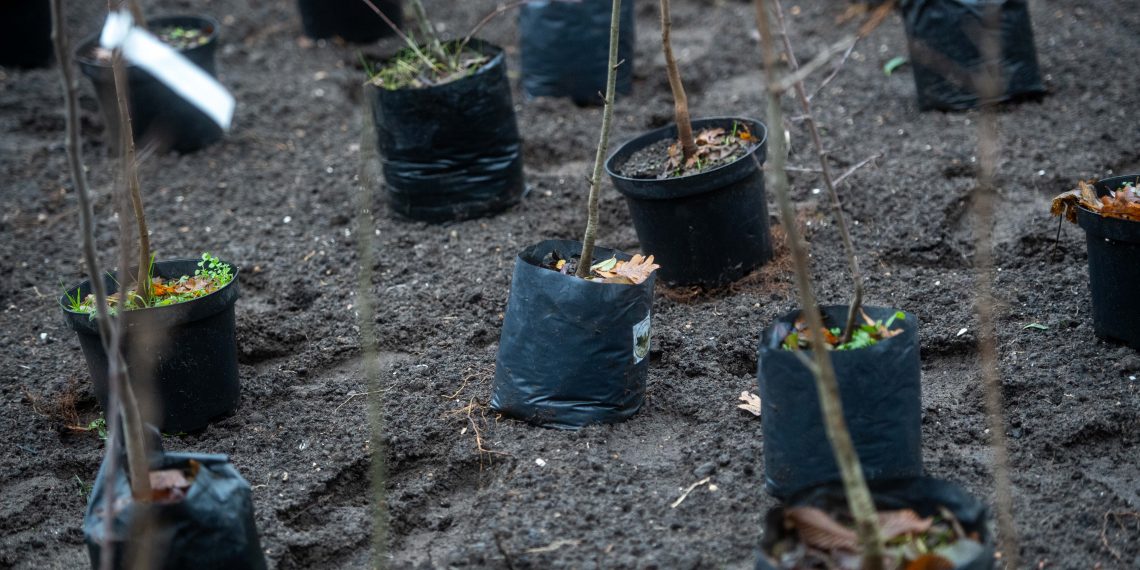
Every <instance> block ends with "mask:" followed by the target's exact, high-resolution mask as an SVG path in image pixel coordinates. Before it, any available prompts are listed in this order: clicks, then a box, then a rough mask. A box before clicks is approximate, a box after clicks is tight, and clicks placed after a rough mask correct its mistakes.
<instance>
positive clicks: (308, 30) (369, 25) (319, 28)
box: [297, 0, 404, 43]
mask: <svg viewBox="0 0 1140 570" xmlns="http://www.w3.org/2000/svg"><path fill="white" fill-rule="evenodd" d="M372 3H373V4H375V5H376V7H377V8H379V9H380V11H381V12H383V13H384V15H385V16H388V19H390V20H392V23H393V24H396V25H397V26H400V25H402V24H403V22H404V6H403V4H402V3H401V1H400V0H372ZM297 9H298V11H300V12H301V28H302V30H304V32H305V35H306V36H309V37H310V38H313V39H315V40H322V39H325V38H331V37H339V38H341V39H343V40H345V41H348V42H353V43H369V42H374V41H376V40H378V39H380V38H383V37H387V36H390V35H392V34H394V33H395V32H393V31H392V28H391V27H389V26H388V24H387V23H385V22H384V20H383V19H381V18H380V16H377V15H376V12H373V11H372V8H370V7H369V6H368V4H365V3H364V0H297Z"/></svg>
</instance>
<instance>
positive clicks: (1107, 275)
mask: <svg viewBox="0 0 1140 570" xmlns="http://www.w3.org/2000/svg"><path fill="white" fill-rule="evenodd" d="M1127 182H1131V183H1132V184H1133V185H1136V186H1140V174H1129V175H1127V176H1115V177H1112V178H1105V179H1102V180H1098V181H1097V183H1096V184H1095V185H1094V188H1095V189H1096V192H1097V195H1099V196H1105V195H1107V194H1108V193H1109V192H1111V191H1114V190H1116V189H1118V188H1120V187H1121V186H1122V185H1124V184H1125V183H1127ZM1077 223H1078V224H1080V226H1081V227H1082V228H1084V230H1085V241H1086V242H1087V244H1088V251H1089V288H1090V289H1091V290H1092V308H1093V332H1095V333H1096V335H1097V336H1099V337H1101V338H1107V339H1111V340H1116V341H1121V342H1124V343H1126V344H1127V345H1128V346H1130V347H1132V348H1137V349H1140V304H1138V303H1137V302H1136V294H1135V292H1136V290H1137V288H1140V222H1134V221H1131V220H1123V219H1120V218H1111V217H1105V216H1101V215H1100V214H1098V213H1096V212H1093V211H1092V210H1089V209H1087V208H1085V207H1084V206H1081V207H1079V208H1078V209H1077Z"/></svg>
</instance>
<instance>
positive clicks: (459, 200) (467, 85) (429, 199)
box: [365, 40, 525, 222]
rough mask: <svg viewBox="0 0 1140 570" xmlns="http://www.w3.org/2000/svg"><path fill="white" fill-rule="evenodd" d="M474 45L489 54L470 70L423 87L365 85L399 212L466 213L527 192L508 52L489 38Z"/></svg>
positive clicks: (483, 211)
mask: <svg viewBox="0 0 1140 570" xmlns="http://www.w3.org/2000/svg"><path fill="white" fill-rule="evenodd" d="M448 45H449V46H454V45H455V42H451V43H449V44H448ZM468 46H469V48H472V49H475V50H477V51H479V52H480V53H483V54H485V55H487V56H488V57H490V61H488V62H487V63H486V64H484V65H483V67H481V68H480V69H479V70H477V71H476V72H475V73H473V74H471V75H469V76H467V77H463V78H461V79H456V80H454V81H450V82H447V83H444V84H441V85H435V86H431V87H424V88H405V89H395V90H390V89H384V88H381V87H376V86H374V85H371V84H368V85H367V86H366V89H365V93H367V97H368V98H369V102H370V104H371V107H372V120H373V121H374V125H375V131H376V143H377V150H378V151H379V154H380V162H381V166H382V167H383V171H384V182H385V187H386V189H387V194H388V203H389V206H390V207H391V209H392V210H393V211H394V212H396V213H398V214H400V215H403V216H406V217H408V218H412V219H415V220H423V221H429V222H445V221H452V220H463V219H470V218H477V217H481V216H486V215H490V214H493V213H496V212H499V211H502V210H504V209H506V208H508V207H510V206H512V205H514V204H516V203H518V201H519V200H520V199H521V198H522V195H523V191H524V190H525V185H524V183H523V167H522V142H521V141H520V139H519V130H518V124H517V122H516V120H515V108H514V104H513V103H512V102H511V86H510V83H509V82H508V81H507V64H506V59H505V58H504V56H503V51H502V50H501V49H500V48H498V47H496V46H494V45H491V44H489V43H486V42H483V41H480V40H472V41H471V42H470V44H468Z"/></svg>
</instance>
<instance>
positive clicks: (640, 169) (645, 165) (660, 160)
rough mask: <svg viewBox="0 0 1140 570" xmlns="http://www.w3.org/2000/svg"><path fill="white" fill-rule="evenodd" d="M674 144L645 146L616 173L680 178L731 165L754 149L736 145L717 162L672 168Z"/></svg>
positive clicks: (669, 141)
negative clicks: (671, 152) (670, 151)
mask: <svg viewBox="0 0 1140 570" xmlns="http://www.w3.org/2000/svg"><path fill="white" fill-rule="evenodd" d="M674 144H677V141H676V139H662V140H659V141H657V142H655V143H653V144H651V145H649V146H646V147H645V148H643V149H641V150H638V151H637V152H635V153H633V154H631V155H630V156H629V159H628V160H626V161H625V163H624V164H620V165H617V168H616V171H617V173H618V174H620V175H622V176H625V177H627V178H653V179H661V178H680V177H682V176H689V175H691V174H699V173H701V172H704V171H706V170H712V169H714V168H718V167H721V166H724V165H726V164H732V163H733V162H736V161H737V160H739V159H740V158H741V157H743V156H745V155H747V154H748V151H750V150H752V149H754V148H756V145H754V144H753V145H749V144H738V145H736V148H734V149H732V150H731V152H729V153H728V154H726V155H725V156H724V157H723V158H720V159H719V160H707V161H704V162H700V163H697V164H695V165H693V166H687V167H684V168H674V167H671V166H670V165H669V162H670V161H669V158H670V157H669V149H670V147H672V146H673V145H674ZM678 170H679V171H680V172H678Z"/></svg>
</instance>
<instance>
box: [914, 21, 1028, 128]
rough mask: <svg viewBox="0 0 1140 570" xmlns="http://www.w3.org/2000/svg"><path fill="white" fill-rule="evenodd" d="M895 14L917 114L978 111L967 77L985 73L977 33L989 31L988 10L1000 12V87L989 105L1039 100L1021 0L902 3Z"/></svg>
mask: <svg viewBox="0 0 1140 570" xmlns="http://www.w3.org/2000/svg"><path fill="white" fill-rule="evenodd" d="M900 9H901V10H902V16H903V22H904V23H905V27H906V35H907V43H908V47H909V50H910V61H911V65H912V69H913V70H914V84H915V88H916V90H917V92H918V107H919V109H921V110H924V111H925V110H930V109H940V110H946V111H961V110H965V109H973V108H974V107H977V106H978V104H979V102H980V98H979V97H978V92H977V89H976V88H975V87H974V86H973V85H972V81H973V79H972V77H973V76H976V75H979V74H981V73H982V72H983V71H984V69H985V61H986V58H985V57H984V56H983V54H982V48H981V44H980V43H979V42H978V38H979V37H981V36H980V35H979V32H981V31H984V30H992V29H993V28H992V24H991V21H992V17H990V16H989V15H988V14H989V12H990V11H991V10H993V9H997V10H999V11H1000V19H1001V22H1000V26H1001V29H1000V30H999V31H997V33H999V34H1000V36H1001V80H1002V82H1003V85H1001V86H1000V87H1001V92H1000V94H999V95H998V97H997V100H996V101H994V102H1004V101H1014V100H1019V99H1027V98H1035V97H1040V96H1042V95H1044V93H1045V86H1044V85H1043V84H1042V83H1041V74H1040V71H1039V70H1038V67H1037V50H1036V48H1035V47H1034V45H1033V25H1032V22H1031V21H1030V18H1029V3H1028V2H1027V1H1026V0H903V1H902V2H901V4H900Z"/></svg>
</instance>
